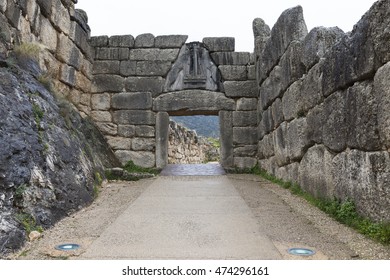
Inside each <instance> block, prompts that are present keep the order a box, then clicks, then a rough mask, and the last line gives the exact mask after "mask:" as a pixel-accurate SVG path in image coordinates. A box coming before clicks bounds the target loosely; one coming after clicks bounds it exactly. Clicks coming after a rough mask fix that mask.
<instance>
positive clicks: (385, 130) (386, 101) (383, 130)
mask: <svg viewBox="0 0 390 280" xmlns="http://www.w3.org/2000/svg"><path fill="white" fill-rule="evenodd" d="M389 77H390V62H388V63H387V64H385V65H384V66H383V67H381V68H380V69H379V70H378V72H377V73H376V75H375V78H374V89H373V94H374V96H375V98H376V101H377V103H378V111H377V118H378V126H379V135H380V139H381V142H382V143H383V145H384V146H385V147H386V148H388V149H389V148H390V110H389V108H390V80H389Z"/></svg>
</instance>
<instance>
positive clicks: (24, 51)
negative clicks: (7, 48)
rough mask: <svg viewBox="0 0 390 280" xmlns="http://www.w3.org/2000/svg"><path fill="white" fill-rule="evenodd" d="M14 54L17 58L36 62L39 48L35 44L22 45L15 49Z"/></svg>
mask: <svg viewBox="0 0 390 280" xmlns="http://www.w3.org/2000/svg"><path fill="white" fill-rule="evenodd" d="M14 52H15V54H16V56H18V57H22V58H31V59H34V60H35V61H38V60H39V53H40V52H41V46H40V45H38V44H35V43H22V44H20V45H18V46H16V47H15V49H14Z"/></svg>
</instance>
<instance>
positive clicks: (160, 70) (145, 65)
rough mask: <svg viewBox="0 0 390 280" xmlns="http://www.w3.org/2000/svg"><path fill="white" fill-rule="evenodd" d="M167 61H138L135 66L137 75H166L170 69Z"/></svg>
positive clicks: (169, 63)
mask: <svg viewBox="0 0 390 280" xmlns="http://www.w3.org/2000/svg"><path fill="white" fill-rule="evenodd" d="M171 66H172V63H171V62H169V61H138V62H137V66H136V71H135V72H136V75H137V76H163V77H164V76H166V75H167V74H168V71H169V70H170V69H171Z"/></svg>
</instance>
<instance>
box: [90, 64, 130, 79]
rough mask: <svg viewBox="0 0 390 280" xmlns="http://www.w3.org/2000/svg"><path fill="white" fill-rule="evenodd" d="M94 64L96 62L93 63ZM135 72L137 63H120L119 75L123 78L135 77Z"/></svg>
mask: <svg viewBox="0 0 390 280" xmlns="http://www.w3.org/2000/svg"><path fill="white" fill-rule="evenodd" d="M95 63H96V62H95ZM136 71H137V62H136V61H131V60H124V61H121V62H120V72H119V73H120V75H121V76H124V77H128V76H135V75H136Z"/></svg>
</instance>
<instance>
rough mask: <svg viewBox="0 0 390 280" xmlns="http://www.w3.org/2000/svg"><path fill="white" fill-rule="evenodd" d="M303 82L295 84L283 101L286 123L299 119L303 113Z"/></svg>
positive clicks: (299, 81) (285, 94)
mask: <svg viewBox="0 0 390 280" xmlns="http://www.w3.org/2000/svg"><path fill="white" fill-rule="evenodd" d="M301 91H302V80H298V81H296V82H295V83H293V84H292V85H291V86H290V87H289V88H288V89H287V90H286V92H285V93H284V95H283V99H282V107H283V116H284V119H285V120H286V121H290V120H292V119H295V118H298V115H301V114H302V113H303V112H304V111H303V108H302V107H303V106H302V102H301V101H302V99H301V95H302V92H301Z"/></svg>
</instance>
